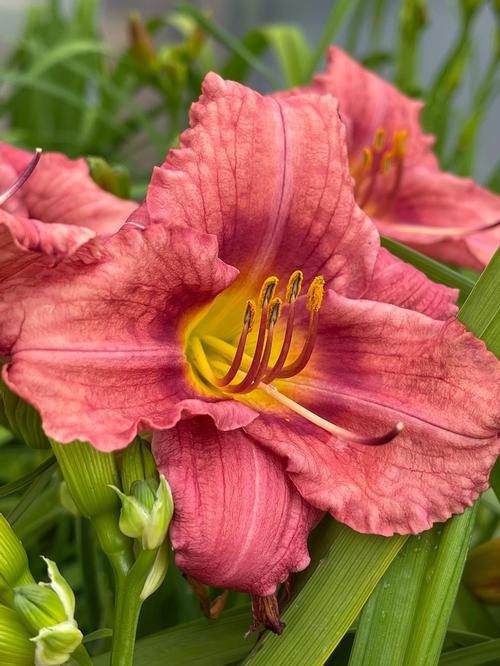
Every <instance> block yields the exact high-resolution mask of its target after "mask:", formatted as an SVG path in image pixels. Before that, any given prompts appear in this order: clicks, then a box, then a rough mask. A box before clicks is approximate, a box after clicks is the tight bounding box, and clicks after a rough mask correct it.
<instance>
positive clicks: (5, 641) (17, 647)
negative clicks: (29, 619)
mask: <svg viewBox="0 0 500 666" xmlns="http://www.w3.org/2000/svg"><path fill="white" fill-rule="evenodd" d="M34 662H35V646H34V645H33V643H32V642H31V641H30V637H29V634H28V632H27V631H26V628H25V627H24V625H23V624H22V622H21V620H20V619H19V617H18V615H17V613H16V611H15V610H13V609H12V608H7V606H2V605H0V664H2V666H33V664H34Z"/></svg>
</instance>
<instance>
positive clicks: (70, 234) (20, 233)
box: [0, 210, 95, 282]
mask: <svg viewBox="0 0 500 666" xmlns="http://www.w3.org/2000/svg"><path fill="white" fill-rule="evenodd" d="M0 230H1V231H0V282H1V281H2V280H4V279H6V278H7V277H10V276H11V275H14V274H15V273H17V272H19V270H21V269H22V268H24V267H26V266H28V265H30V264H31V263H32V262H33V261H39V259H40V258H41V257H43V258H44V259H45V260H46V261H45V263H46V264H54V263H56V262H58V261H60V260H61V259H62V258H63V257H66V256H70V255H72V254H74V253H75V252H76V251H77V250H78V249H79V248H80V247H81V246H82V245H84V244H85V243H87V242H88V241H89V240H90V239H91V238H94V236H95V232H94V231H92V230H91V229H86V228H84V227H72V226H69V225H66V224H44V223H43V222H40V221H39V220H32V219H31V220H30V219H28V218H24V217H20V216H18V215H11V214H10V213H7V212H6V211H4V210H0Z"/></svg>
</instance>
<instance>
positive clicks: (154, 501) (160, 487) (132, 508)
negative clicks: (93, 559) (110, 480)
mask: <svg viewBox="0 0 500 666" xmlns="http://www.w3.org/2000/svg"><path fill="white" fill-rule="evenodd" d="M155 486H156V489H155ZM111 487H112V488H113V490H114V491H115V492H116V494H117V495H118V496H119V498H120V500H121V502H122V509H121V512H120V529H121V531H122V532H123V534H125V535H126V536H129V537H132V538H134V539H140V540H141V542H142V547H143V548H144V549H145V550H153V549H155V548H158V546H160V545H161V544H162V543H163V541H164V540H165V537H166V535H167V530H168V526H169V525H170V521H171V519H172V514H173V511H174V504H173V500H172V493H171V492H170V486H169V485H168V483H167V481H166V479H165V477H164V476H163V475H160V482H159V483H158V484H157V483H155V482H154V481H152V480H147V481H135V482H134V483H133V484H132V486H131V493H132V494H131V495H125V493H123V492H122V491H121V490H120V489H119V488H117V487H116V486H111Z"/></svg>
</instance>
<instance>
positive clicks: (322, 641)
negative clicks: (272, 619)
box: [244, 519, 406, 666]
mask: <svg viewBox="0 0 500 666" xmlns="http://www.w3.org/2000/svg"><path fill="white" fill-rule="evenodd" d="M321 528H322V533H321V537H322V542H323V544H322V545H323V548H325V549H326V553H325V555H324V556H323V557H322V558H321V559H320V561H319V562H317V566H316V568H315V569H314V571H313V572H312V574H310V578H309V580H308V581H307V582H306V583H305V584H304V586H303V587H302V589H300V590H299V591H298V592H297V593H296V596H295V597H294V599H293V601H292V602H291V603H290V605H289V607H288V608H287V609H286V610H285V612H284V613H283V621H284V622H285V624H286V626H287V628H286V630H285V632H284V633H283V635H282V636H275V635H271V634H269V633H268V634H266V635H265V636H264V638H263V639H262V640H261V642H260V643H259V645H258V647H257V648H256V649H255V650H254V651H253V652H252V653H251V654H250V656H249V657H248V658H247V659H246V660H245V662H244V663H245V665H250V664H251V665H252V666H257V665H263V666H275V665H276V666H278V665H280V666H281V664H290V665H292V664H297V665H298V664H303V663H305V661H304V660H305V659H306V657H305V655H307V665H308V666H320V665H321V664H324V663H325V662H326V660H327V658H328V656H329V655H330V654H331V653H332V652H333V650H334V649H335V647H336V646H337V645H338V644H339V643H340V641H341V639H342V637H343V636H344V635H345V634H346V632H347V631H348V629H349V627H350V626H351V624H352V623H353V622H354V620H355V619H356V617H357V616H358V614H359V612H360V610H361V609H362V607H363V605H364V604H365V603H366V601H367V599H368V597H369V596H370V594H371V593H372V591H373V589H374V588H375V586H376V584H377V583H378V581H379V580H380V578H381V577H382V575H383V574H384V572H385V571H386V569H387V568H388V566H389V565H390V563H391V562H392V560H393V559H394V558H395V556H396V555H397V553H398V552H399V550H400V548H401V547H402V545H403V544H404V542H405V540H406V537H404V536H394V537H392V538H386V537H381V536H374V535H367V534H358V533H357V532H354V531H353V530H351V529H349V528H348V527H346V526H345V525H340V524H337V523H334V521H333V520H331V519H328V520H327V522H326V523H323V524H322V526H321Z"/></svg>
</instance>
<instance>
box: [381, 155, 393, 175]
mask: <svg viewBox="0 0 500 666" xmlns="http://www.w3.org/2000/svg"><path fill="white" fill-rule="evenodd" d="M393 159H394V153H393V151H392V150H386V151H385V153H384V154H383V155H382V160H381V162H380V171H381V172H382V173H388V171H390V169H391V166H392V160H393Z"/></svg>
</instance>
